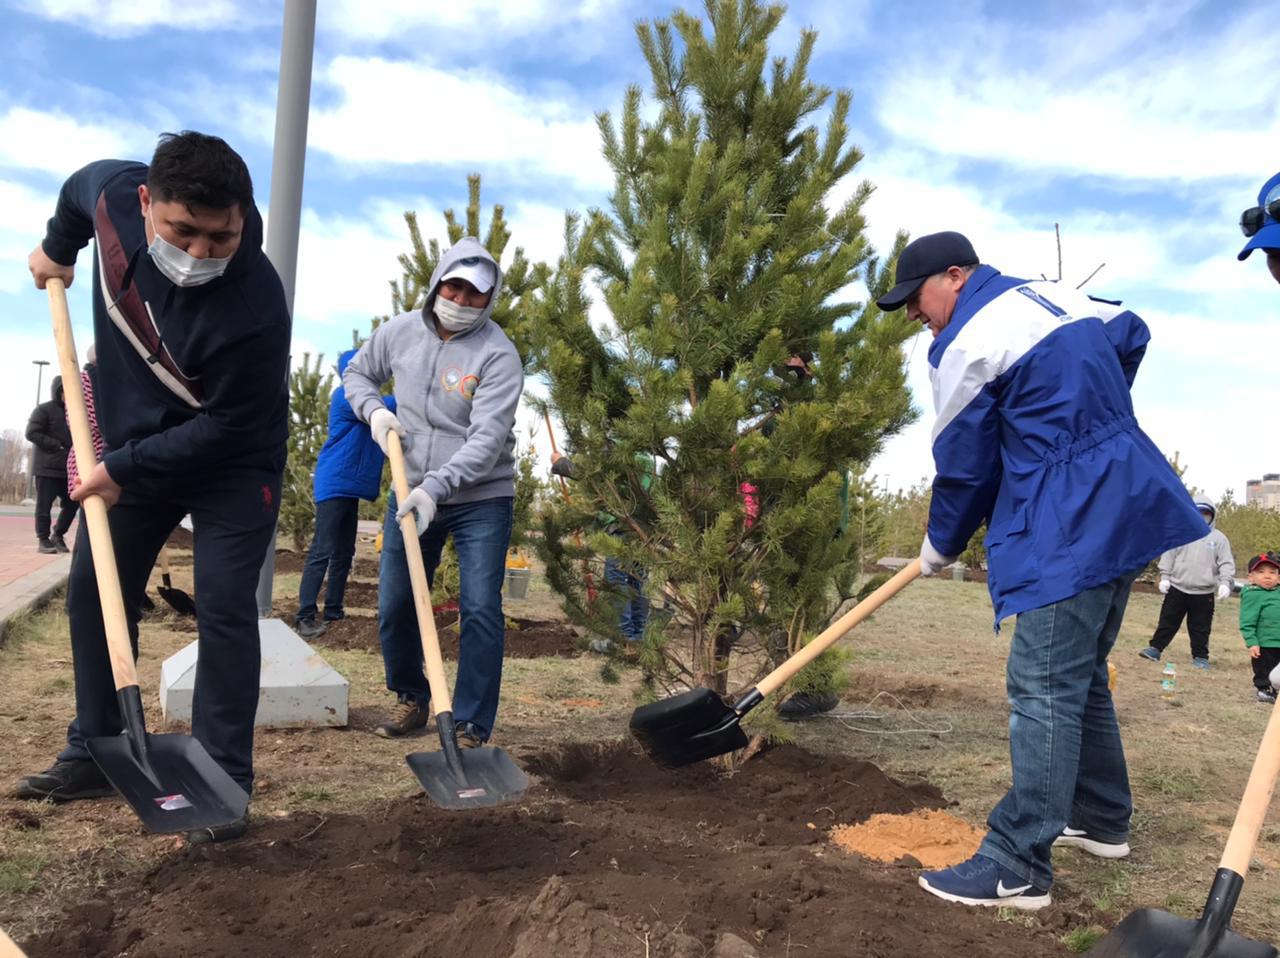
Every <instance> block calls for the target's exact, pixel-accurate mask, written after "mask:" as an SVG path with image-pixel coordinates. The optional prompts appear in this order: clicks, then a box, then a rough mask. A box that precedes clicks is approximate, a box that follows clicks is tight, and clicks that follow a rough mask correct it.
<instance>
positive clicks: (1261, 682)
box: [1240, 552, 1280, 705]
mask: <svg viewBox="0 0 1280 958" xmlns="http://www.w3.org/2000/svg"><path fill="white" fill-rule="evenodd" d="M1277 585H1280V556H1277V555H1276V554H1275V553H1274V552H1264V553H1262V555H1256V556H1254V557H1253V558H1252V559H1250V560H1249V584H1248V585H1247V586H1245V587H1244V591H1243V592H1241V593H1240V633H1241V634H1242V635H1243V636H1244V644H1245V645H1246V646H1248V648H1249V655H1250V657H1251V658H1252V659H1253V685H1254V688H1256V689H1257V690H1258V701H1259V702H1267V703H1270V704H1272V705H1274V704H1275V701H1276V689H1275V687H1274V686H1273V685H1272V684H1271V670H1272V669H1274V668H1275V667H1276V666H1277V665H1280V589H1277V588H1276V586H1277Z"/></svg>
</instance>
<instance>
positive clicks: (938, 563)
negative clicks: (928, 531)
mask: <svg viewBox="0 0 1280 958" xmlns="http://www.w3.org/2000/svg"><path fill="white" fill-rule="evenodd" d="M955 561H956V557H955V556H944V555H943V554H942V553H941V552H939V551H938V550H937V549H935V548H934V547H933V543H932V542H930V541H929V537H928V536H925V537H924V542H923V543H921V545H920V574H921V575H923V576H930V575H937V574H938V573H939V572H940V571H942V567H943V566H944V565H951V563H953V562H955Z"/></svg>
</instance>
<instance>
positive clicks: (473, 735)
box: [453, 722, 484, 748]
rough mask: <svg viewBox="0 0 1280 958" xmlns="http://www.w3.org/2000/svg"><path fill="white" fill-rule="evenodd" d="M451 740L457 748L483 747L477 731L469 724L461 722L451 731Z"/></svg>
mask: <svg viewBox="0 0 1280 958" xmlns="http://www.w3.org/2000/svg"><path fill="white" fill-rule="evenodd" d="M453 740H454V741H455V742H457V743H458V748H481V747H483V745H484V739H483V738H481V737H480V732H479V730H477V729H476V727H475V726H474V725H472V724H471V723H470V722H463V723H462V724H461V725H459V726H458V727H457V728H455V729H454V730H453Z"/></svg>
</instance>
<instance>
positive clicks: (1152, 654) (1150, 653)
mask: <svg viewBox="0 0 1280 958" xmlns="http://www.w3.org/2000/svg"><path fill="white" fill-rule="evenodd" d="M1138 654H1139V655H1140V656H1142V657H1143V658H1144V659H1150V660H1151V661H1152V662H1159V661H1160V650H1159V649H1157V648H1156V647H1155V646H1154V645H1148V646H1147V647H1146V648H1145V649H1143V650H1142V651H1141V652H1139V653H1138Z"/></svg>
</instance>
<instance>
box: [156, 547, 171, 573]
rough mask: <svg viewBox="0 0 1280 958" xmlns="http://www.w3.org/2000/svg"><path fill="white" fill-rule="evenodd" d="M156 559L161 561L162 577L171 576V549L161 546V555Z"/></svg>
mask: <svg viewBox="0 0 1280 958" xmlns="http://www.w3.org/2000/svg"><path fill="white" fill-rule="evenodd" d="M156 559H157V560H158V561H159V563H160V574H161V575H168V574H169V549H168V547H166V546H161V547H160V554H159V555H158V556H156Z"/></svg>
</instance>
